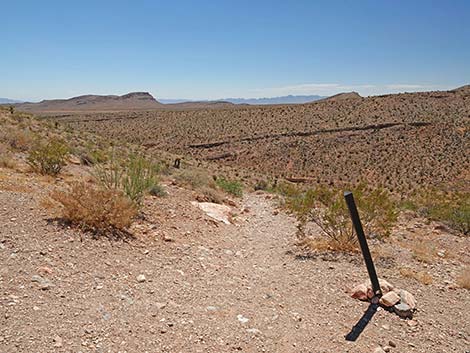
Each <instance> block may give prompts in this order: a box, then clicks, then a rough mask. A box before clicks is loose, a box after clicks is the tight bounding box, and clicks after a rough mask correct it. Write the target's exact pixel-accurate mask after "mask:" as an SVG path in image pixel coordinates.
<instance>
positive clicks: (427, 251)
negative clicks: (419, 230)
mask: <svg viewBox="0 0 470 353" xmlns="http://www.w3.org/2000/svg"><path fill="white" fill-rule="evenodd" d="M410 250H411V252H412V254H413V257H414V258H415V259H416V260H418V261H419V262H425V263H428V264H430V263H433V262H434V260H435V258H436V247H435V245H434V244H432V243H429V242H425V241H419V242H414V243H412V244H411V245H410Z"/></svg>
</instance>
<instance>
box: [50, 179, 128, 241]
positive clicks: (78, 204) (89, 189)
mask: <svg viewBox="0 0 470 353" xmlns="http://www.w3.org/2000/svg"><path fill="white" fill-rule="evenodd" d="M51 197H52V199H53V200H55V201H57V202H58V203H59V204H60V205H61V216H62V217H63V218H64V219H65V220H67V221H68V222H70V223H72V224H73V225H75V226H78V227H80V228H83V229H85V230H89V231H93V232H96V233H99V234H106V233H113V234H116V233H119V232H123V231H125V229H126V228H127V227H129V226H130V225H131V223H132V221H133V219H134V218H135V217H136V215H137V208H136V205H135V204H134V203H133V202H132V201H131V200H129V198H127V197H126V196H125V195H123V194H122V192H119V191H117V190H110V189H104V188H102V187H96V186H94V185H91V184H86V183H76V184H73V185H72V187H71V189H70V190H69V191H66V192H62V191H55V192H54V193H53V194H52V195H51Z"/></svg>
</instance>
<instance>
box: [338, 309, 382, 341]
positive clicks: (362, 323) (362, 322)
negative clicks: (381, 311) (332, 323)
mask: <svg viewBox="0 0 470 353" xmlns="http://www.w3.org/2000/svg"><path fill="white" fill-rule="evenodd" d="M378 307H379V304H373V303H371V304H370V305H369V307H368V308H367V310H366V311H365V312H364V315H362V317H361V318H360V319H359V321H358V322H357V323H356V324H355V325H354V326H353V328H352V329H351V332H349V333H348V334H347V335H346V341H355V340H357V338H358V337H359V336H360V334H361V333H362V331H364V329H365V328H366V326H367V324H368V323H369V322H370V321H371V320H372V318H373V317H374V315H375V313H376V312H377V309H378Z"/></svg>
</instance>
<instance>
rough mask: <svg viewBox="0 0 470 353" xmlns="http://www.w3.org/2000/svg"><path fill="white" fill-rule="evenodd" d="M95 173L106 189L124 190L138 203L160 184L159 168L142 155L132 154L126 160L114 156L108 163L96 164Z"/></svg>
mask: <svg viewBox="0 0 470 353" xmlns="http://www.w3.org/2000/svg"><path fill="white" fill-rule="evenodd" d="M94 174H95V176H96V178H97V179H98V181H99V182H100V183H101V184H102V185H103V186H104V187H105V188H106V189H111V190H120V191H122V192H123V193H124V194H125V195H126V196H127V197H128V198H129V199H130V200H131V201H132V202H134V203H135V204H137V205H140V204H141V203H142V200H143V198H144V196H145V194H146V193H148V192H149V191H150V190H151V189H152V188H154V187H156V186H157V185H158V176H157V168H156V167H155V165H154V164H153V163H152V162H150V161H148V160H147V159H145V158H144V157H143V156H140V155H130V156H129V157H128V158H127V159H124V160H117V159H116V158H115V157H114V156H113V157H111V159H110V162H109V164H108V165H100V164H98V165H96V166H95V173H94Z"/></svg>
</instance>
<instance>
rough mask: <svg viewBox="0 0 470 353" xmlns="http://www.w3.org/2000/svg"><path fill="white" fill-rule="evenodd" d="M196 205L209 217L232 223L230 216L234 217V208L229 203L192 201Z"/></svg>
mask: <svg viewBox="0 0 470 353" xmlns="http://www.w3.org/2000/svg"><path fill="white" fill-rule="evenodd" d="M191 204H193V205H194V206H196V207H199V208H200V209H201V210H202V211H204V213H205V214H207V215H208V216H209V217H211V218H213V219H215V220H216V221H219V222H222V223H225V224H232V222H230V218H231V217H232V208H231V207H229V206H227V205H219V204H217V203H212V202H197V201H193V202H191Z"/></svg>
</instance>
